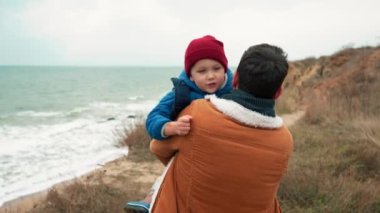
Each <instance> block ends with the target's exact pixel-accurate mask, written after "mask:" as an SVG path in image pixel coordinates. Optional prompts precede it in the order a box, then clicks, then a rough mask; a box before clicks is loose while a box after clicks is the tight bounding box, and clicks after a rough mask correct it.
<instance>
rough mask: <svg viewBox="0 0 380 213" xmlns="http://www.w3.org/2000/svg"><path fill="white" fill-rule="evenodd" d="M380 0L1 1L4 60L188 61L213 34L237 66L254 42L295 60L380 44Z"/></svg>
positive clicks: (179, 63)
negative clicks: (193, 45) (193, 47)
mask: <svg viewBox="0 0 380 213" xmlns="http://www.w3.org/2000/svg"><path fill="white" fill-rule="evenodd" d="M379 8H380V1H379V0H361V1H358V0H314V1H312V0H277V1H275V0H265V1H264V0H243V1H239V0H235V1H232V0H191V1H181V0H134V1H132V0H29V1H28V0H24V1H23V0H0V65H1V64H7V65H9V64H15V65H21V64H22V65H142V66H144V65H146V66H155V65H159V66H165V65H175V66H182V65H183V56H184V52H185V49H186V46H187V45H188V43H189V42H190V41H191V40H192V39H194V38H197V37H200V36H203V35H206V34H211V35H214V36H215V37H217V38H218V39H220V40H221V41H223V42H224V44H225V51H226V54H227V57H228V59H229V63H230V65H232V66H235V65H237V64H238V61H239V59H240V57H241V55H242V53H243V51H244V50H245V49H246V48H247V47H249V46H250V45H254V44H258V43H270V44H275V45H278V46H280V47H282V48H283V49H284V50H285V51H286V52H287V53H288V56H289V59H290V60H298V59H303V58H306V57H310V56H315V57H319V56H321V55H330V54H332V53H334V52H336V51H338V50H340V49H341V48H342V47H344V46H353V47H358V46H363V45H371V46H375V45H379V44H380V12H379Z"/></svg>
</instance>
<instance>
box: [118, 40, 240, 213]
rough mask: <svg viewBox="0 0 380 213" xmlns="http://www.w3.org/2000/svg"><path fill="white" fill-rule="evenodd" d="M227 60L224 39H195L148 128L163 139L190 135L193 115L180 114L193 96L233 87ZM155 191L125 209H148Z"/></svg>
mask: <svg viewBox="0 0 380 213" xmlns="http://www.w3.org/2000/svg"><path fill="white" fill-rule="evenodd" d="M227 63H228V61H227V58H226V56H225V53H224V47H223V43H222V42H221V41H219V40H217V39H215V38H214V37H213V36H210V35H206V36H203V37H201V38H197V39H194V40H192V41H191V42H190V44H189V45H188V47H187V49H186V52H185V69H184V70H183V71H182V72H181V74H180V76H179V78H178V79H174V80H173V83H174V89H173V90H172V91H170V92H168V93H167V94H166V95H165V96H164V97H163V98H162V99H161V100H160V102H159V103H158V105H157V106H156V107H154V108H153V110H152V111H151V112H150V113H149V114H148V117H147V121H146V129H147V131H148V133H149V135H150V136H151V137H152V138H154V139H156V140H160V141H161V142H162V143H165V139H166V138H167V137H170V136H173V135H187V134H188V133H189V132H190V128H191V125H190V123H191V122H190V121H191V116H189V115H184V116H181V117H179V118H177V115H178V114H179V112H180V111H181V110H182V109H183V108H185V107H186V106H187V105H189V104H190V102H191V101H192V100H195V99H200V98H204V96H205V95H207V94H215V95H216V96H221V95H224V94H226V93H228V92H230V91H231V90H232V78H233V76H232V72H231V70H229V69H228V67H227ZM153 188H154V187H153ZM153 188H152V189H153ZM151 194H152V193H150V194H149V195H148V196H147V198H146V199H145V200H144V201H140V202H129V203H127V205H126V206H125V210H126V211H127V212H148V211H149V205H150V198H149V197H150V196H151Z"/></svg>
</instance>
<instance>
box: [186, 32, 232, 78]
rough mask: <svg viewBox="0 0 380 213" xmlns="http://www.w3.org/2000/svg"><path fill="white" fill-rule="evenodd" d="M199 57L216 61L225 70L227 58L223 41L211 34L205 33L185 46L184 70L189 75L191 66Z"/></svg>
mask: <svg viewBox="0 0 380 213" xmlns="http://www.w3.org/2000/svg"><path fill="white" fill-rule="evenodd" d="M201 59H213V60H216V61H218V62H219V63H221V64H222V66H223V67H224V70H225V72H227V63H228V61H227V58H226V55H225V54H224V48H223V42H221V41H219V40H216V39H215V38H214V37H213V36H210V35H206V36H203V37H201V38H197V39H194V40H192V41H191V42H190V44H189V46H187V49H186V53H185V72H186V74H187V76H190V70H191V67H192V66H193V65H194V64H195V63H197V61H199V60H201Z"/></svg>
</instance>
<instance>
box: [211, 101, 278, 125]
mask: <svg viewBox="0 0 380 213" xmlns="http://www.w3.org/2000/svg"><path fill="white" fill-rule="evenodd" d="M205 98H206V99H208V100H210V102H211V103H212V104H213V105H214V106H215V107H216V108H217V109H218V110H219V111H221V112H222V113H223V114H225V115H227V116H229V117H232V118H234V119H236V120H238V121H240V122H241V123H243V124H246V125H249V126H253V127H259V128H265V129H278V128H280V127H281V126H282V125H283V121H282V118H280V117H278V116H276V117H270V116H266V115H263V114H260V113H258V112H255V111H252V110H249V109H247V108H245V107H243V106H242V105H240V104H238V103H236V102H234V101H231V100H226V99H222V98H218V97H216V96H215V95H206V96H205Z"/></svg>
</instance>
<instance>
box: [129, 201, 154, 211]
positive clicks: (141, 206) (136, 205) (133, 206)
mask: <svg viewBox="0 0 380 213" xmlns="http://www.w3.org/2000/svg"><path fill="white" fill-rule="evenodd" d="M149 207H150V204H149V203H146V202H144V201H133V202H128V203H127V204H126V205H125V206H124V210H125V212H126V213H149Z"/></svg>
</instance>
